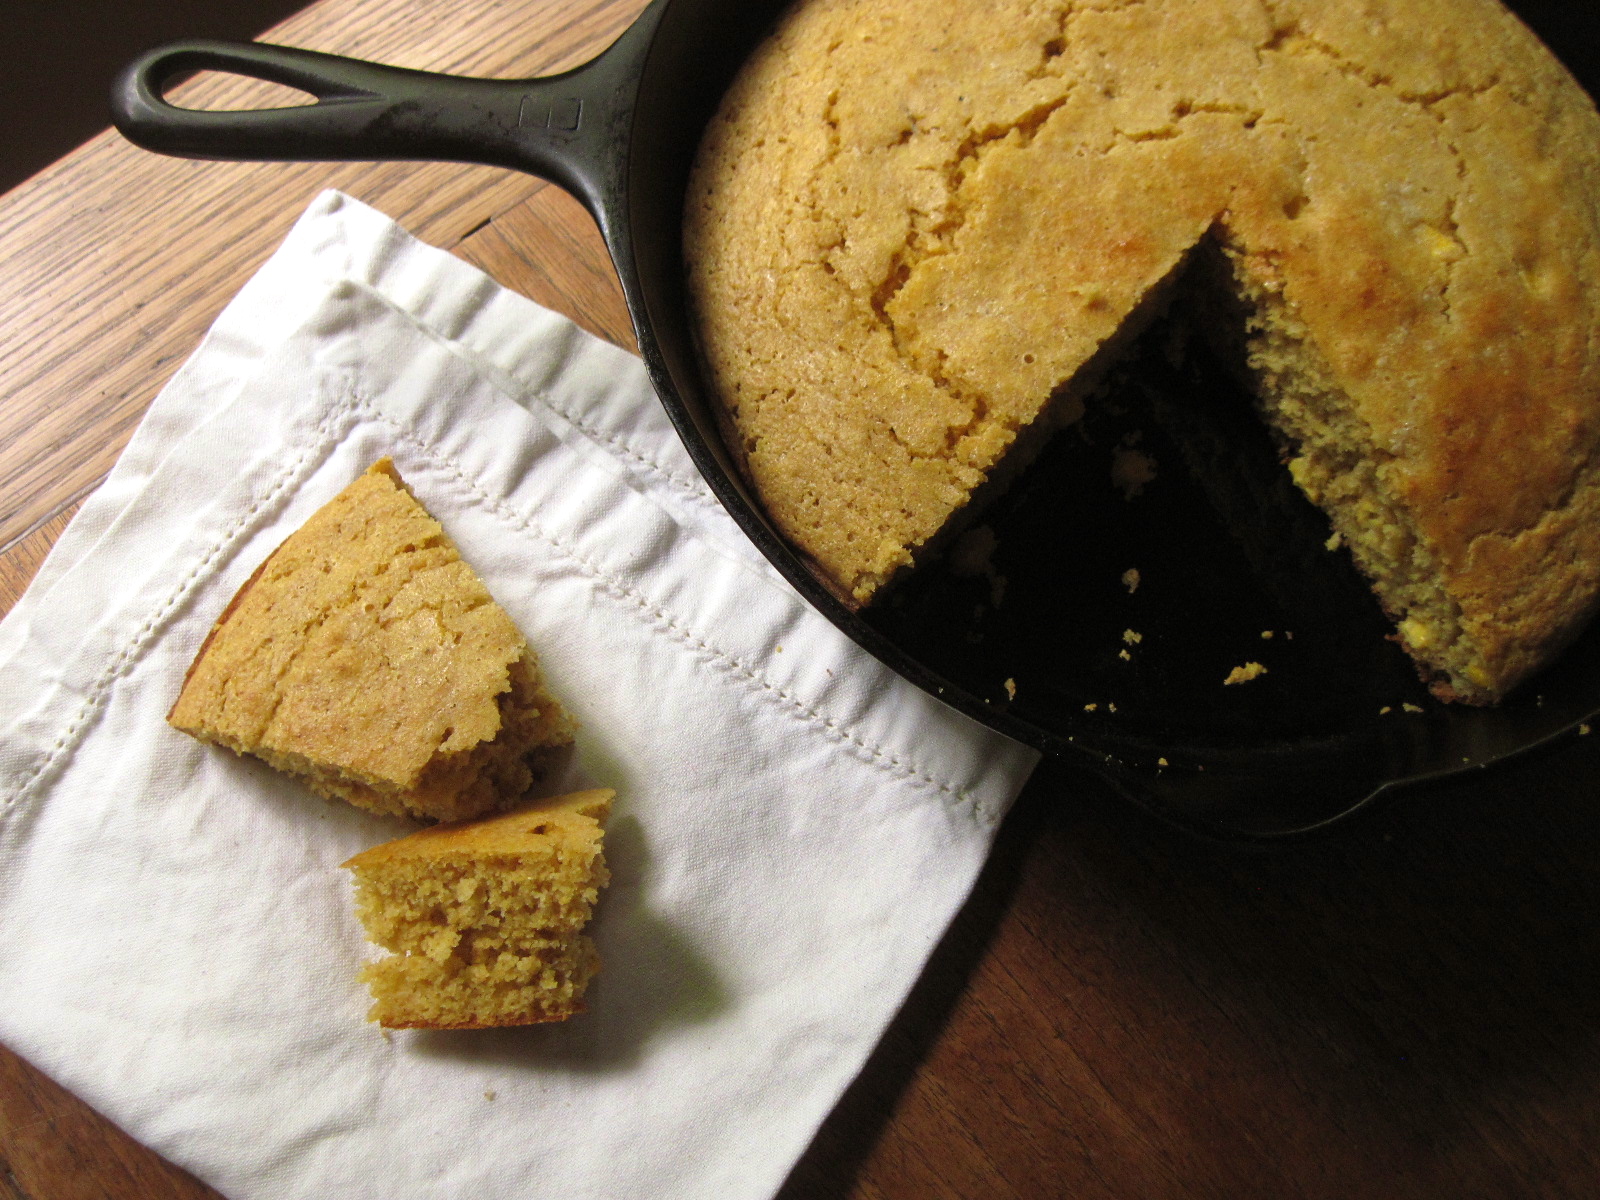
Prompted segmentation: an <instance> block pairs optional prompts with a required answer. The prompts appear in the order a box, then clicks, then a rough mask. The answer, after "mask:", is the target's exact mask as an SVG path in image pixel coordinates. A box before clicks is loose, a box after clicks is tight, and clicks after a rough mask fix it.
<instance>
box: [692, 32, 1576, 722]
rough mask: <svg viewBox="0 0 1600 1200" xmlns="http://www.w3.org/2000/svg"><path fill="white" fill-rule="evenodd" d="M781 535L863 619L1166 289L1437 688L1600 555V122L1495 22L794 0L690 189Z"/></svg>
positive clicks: (709, 286) (720, 342)
mask: <svg viewBox="0 0 1600 1200" xmlns="http://www.w3.org/2000/svg"><path fill="white" fill-rule="evenodd" d="M685 249H686V260H687V271H688V280H689V287H690V294H691V298H692V302H693V304H694V307H695V315H696V321H697V324H698V329H699V333H700V337H701V344H702V350H703V353H704V356H705V360H706V363H707V368H708V371H709V373H710V375H711V377H712V380H713V383H714V385H715V388H716V390H717V391H718V392H719V394H720V397H721V400H722V403H723V405H724V408H725V410H726V415H727V418H728V426H729V429H730V432H731V435H732V438H733V439H735V440H736V441H737V444H738V445H739V446H740V447H741V448H742V452H743V456H744V464H745V468H746V470H747V472H748V475H749V477H750V479H751V480H752V482H753V483H754V485H755V486H756V488H757V490H758V492H759V494H760V496H761V498H762V501H763V504H764V505H765V507H766V509H767V511H768V513H769V514H770V516H771V517H772V519H773V520H774V521H775V522H776V523H777V524H778V526H779V527H780V528H781V529H782V530H783V531H784V532H785V534H786V535H787V536H788V537H789V538H790V539H791V540H792V541H793V542H794V543H795V544H796V545H797V546H798V547H799V548H800V549H801V550H802V551H803V552H804V553H805V554H806V555H807V556H809V557H810V558H811V559H812V560H813V561H814V562H815V563H816V564H817V566H818V567H819V568H820V569H821V571H822V572H823V573H824V574H826V575H827V576H828V577H829V578H831V579H832V580H833V581H834V582H835V583H836V584H837V586H838V587H839V589H840V590H841V591H842V592H843V593H844V594H846V595H848V596H849V597H851V598H852V599H853V601H855V602H858V603H865V602H866V601H868V600H870V599H871V598H872V596H873V594H874V593H875V592H876V591H877V590H878V589H879V588H880V587H881V586H882V585H883V584H884V583H885V582H886V581H887V580H889V579H890V578H891V577H892V576H893V575H894V574H895V573H896V572H898V571H899V570H901V569H903V568H904V567H906V566H908V565H909V564H910V563H911V562H912V561H913V559H914V557H915V555H916V554H917V553H918V552H919V551H920V550H922V549H923V548H925V547H927V546H928V545H929V544H930V542H931V541H933V540H934V539H935V537H936V535H937V534H939V532H940V531H941V530H943V529H946V527H947V526H950V525H951V524H952V522H953V518H955V517H957V515H958V514H960V513H961V511H962V510H963V509H964V508H966V507H967V506H968V503H969V500H970V499H971V498H972V496H973V493H974V491H975V490H976V489H978V488H979V486H980V485H981V484H984V483H985V481H993V480H996V479H1000V478H1003V477H1004V476H1005V475H1006V474H1007V473H1009V471H1011V470H1012V469H1014V468H1015V466H1016V465H1018V464H1019V463H1021V462H1023V461H1026V459H1027V458H1028V456H1029V454H1030V452H1031V450H1032V449H1033V448H1034V447H1035V446H1036V445H1037V443H1038V442H1039V441H1040V440H1042V438H1043V436H1044V434H1045V432H1046V431H1047V430H1048V429H1049V428H1050V427H1052V426H1053V425H1056V424H1059V423H1060V422H1062V421H1064V420H1071V419H1072V418H1073V417H1074V416H1075V415H1076V414H1077V413H1078V412H1079V411H1081V404H1082V401H1083V398H1084V396H1085V394H1086V393H1087V392H1088V391H1089V390H1090V389H1091V388H1092V387H1093V385H1094V384H1095V382H1097V381H1098V379H1099V378H1100V375H1101V372H1102V370H1103V368H1104V367H1105V366H1106V365H1107V362H1108V360H1110V359H1112V358H1113V357H1114V356H1115V355H1116V354H1117V353H1118V352H1119V351H1120V350H1121V349H1122V348H1124V347H1125V346H1126V345H1127V343H1128V342H1129V341H1130V340H1131V339H1132V337H1134V336H1135V335H1136V334H1137V333H1138V332H1139V330H1141V329H1142V328H1143V327H1144V325H1145V324H1146V323H1147V321H1148V319H1149V318H1150V317H1151V316H1152V315H1153V314H1154V313H1155V312H1156V311H1158V310H1159V309H1160V308H1161V307H1162V306H1163V305H1164V304H1165V303H1166V301H1167V299H1168V298H1169V295H1170V291H1171V285H1172V283H1173V281H1174V280H1176V279H1177V278H1178V277H1179V276H1180V275H1184V274H1188V275H1189V276H1190V277H1191V278H1194V279H1199V280H1202V281H1203V285H1202V287H1201V288H1200V289H1198V294H1199V295H1201V296H1202V297H1204V298H1205V300H1204V303H1203V305H1202V307H1204V308H1205V309H1206V312H1205V313H1204V314H1203V315H1202V323H1203V324H1209V325H1212V326H1213V327H1216V326H1221V327H1223V328H1224V332H1225V336H1230V337H1232V338H1233V339H1235V340H1239V341H1242V345H1243V351H1244V353H1243V358H1244V361H1245V363H1246V365H1247V368H1248V371H1249V374H1250V376H1251V377H1252V379H1253V381H1254V384H1255V388H1256V393H1257V396H1258V399H1259V402H1260V407H1261V410H1262V412H1263V414H1264V416H1265V417H1266V419H1267V420H1268V422H1269V423H1270V424H1271V425H1272V427H1273V428H1274V429H1275V430H1276V431H1277V433H1278V434H1279V436H1280V437H1281V439H1282V441H1283V445H1284V447H1285V451H1286V457H1287V458H1288V461H1289V469H1290V470H1291V471H1292V472H1293V474H1294V478H1295V479H1296V481H1297V482H1298V483H1299V484H1300V486H1301V487H1302V489H1303V490H1304V491H1305V492H1306V494H1307V495H1308V496H1310V497H1311V499H1312V500H1313V501H1315V502H1316V503H1318V504H1319V505H1321V506H1322V508H1323V509H1324V510H1325V511H1326V512H1327V514H1328V516H1329V518H1330V520H1331V522H1332V524H1333V527H1334V530H1335V531H1336V533H1337V534H1338V536H1339V538H1340V539H1341V540H1342V541H1343V543H1344V544H1345V545H1346V546H1348V547H1349V549H1350V551H1351V553H1352V555H1353V556H1354V559H1355V561H1356V563H1357V565H1358V566H1359V567H1360V568H1361V569H1362V570H1363V572H1364V573H1365V574H1366V576H1367V577H1368V578H1369V579H1370V580H1371V581H1372V584H1373V587H1374V590H1375V591H1376V592H1377V594H1378V597H1379V600H1380V601H1381V602H1382V604H1383V605H1384V607H1385V609H1386V610H1387V611H1388V612H1389V614H1390V616H1391V617H1392V618H1393V619H1394V621H1395V623H1396V628H1397V636H1398V638H1399V639H1400V641H1401V642H1402V644H1403V645H1404V646H1405V648H1406V649H1407V651H1408V652H1409V653H1410V654H1411V656H1412V657H1413V659H1415V660H1416V661H1417V663H1418V665H1419V667H1420V668H1421V669H1422V670H1423V672H1424V673H1425V674H1426V675H1427V676H1428V677H1429V679H1430V680H1431V681H1432V682H1433V686H1434V690H1435V692H1436V693H1437V694H1439V695H1440V696H1441V697H1442V698H1445V699H1461V700H1467V701H1471V702H1478V703H1483V702H1489V701H1492V700H1494V699H1496V698H1498V697H1500V696H1501V695H1503V694H1504V693H1505V692H1506V691H1507V690H1509V689H1510V688H1512V687H1513V686H1515V685H1516V684H1517V683H1518V682H1519V681H1521V680H1522V679H1524V678H1525V677H1526V676H1527V675H1528V674H1529V673H1531V672H1532V671H1534V670H1536V669H1537V668H1538V667H1539V666H1540V665H1542V664H1543V663H1545V662H1546V661H1548V660H1549V658H1550V657H1551V656H1552V655H1554V654H1555V653H1556V652H1558V651H1559V650H1560V648H1561V647H1562V646H1563V645H1565V644H1566V643H1567V642H1568V641H1569V640H1570V639H1571V638H1572V637H1573V636H1574V635H1575V633H1576V631H1577V630H1578V629H1580V628H1581V627H1582V625H1583V623H1584V622H1585V620H1586V619H1587V617H1588V616H1589V614H1590V612H1591V611H1592V609H1593V607H1594V604H1595V598H1596V580H1597V574H1600V572H1597V567H1600V478H1597V474H1596V470H1597V468H1596V454H1595V450H1596V445H1597V439H1600V353H1597V348H1596V345H1595V335H1596V329H1597V325H1600V313H1597V307H1600V116H1597V114H1596V111H1595V108H1594V105H1593V103H1592V102H1591V101H1590V100H1589V98H1588V97H1587V95H1585V94H1584V92H1583V91H1582V89H1581V88H1579V87H1578V85H1577V84H1576V83H1575V82H1574V81H1573V80H1572V78H1571V77H1570V76H1569V75H1568V74H1567V72H1566V71H1565V70H1564V68H1562V66H1561V65H1560V64H1559V63H1558V62H1557V61H1556V60H1555V59H1554V57H1553V56H1552V55H1551V54H1550V53H1549V52H1548V51H1547V50H1545V49H1544V47H1543V46H1541V45H1540V44H1539V42H1538V41H1537V39H1535V38H1534V37H1533V35H1532V34H1531V33H1529V32H1528V30H1527V29H1526V28H1525V27H1524V26H1522V25H1521V24H1520V23H1519V22H1518V21H1517V20H1516V19H1515V18H1513V17H1512V16H1511V15H1510V14H1508V13H1507V12H1506V11H1505V10H1504V9H1503V8H1502V7H1500V5H1499V4H1498V3H1495V2H1494V0H1341V2H1339V3H1328V2H1326V0H1143V2H1139V0H1133V2H1126V3H1123V2H1117V0H1102V2H1100V3H1081V2H1079V3H1069V4H1064V5H1063V4H1060V3H1057V4H1035V3H1024V2H1022V0H1002V2H1000V3H989V4H982V5H979V4H976V3H961V2H959V0H946V2H944V3H917V4H913V3H910V2H908V0H802V2H801V3H800V4H798V5H797V6H795V7H794V8H792V9H791V10H789V12H788V13H787V14H786V15H785V17H784V18H783V20H782V21H781V23H780V25H779V27H778V29H777V30H776V32H775V33H774V34H773V35H772V36H771V37H770V38H769V39H768V41H767V42H765V43H764V44H763V46H762V47H761V48H760V49H759V50H758V52H757V53H756V54H755V55H754V56H753V57H752V59H751V60H750V61H749V62H748V63H747V64H746V66H745V67H744V69H743V70H742V72H741V73H740V75H739V76H738V78H737V79H736V80H735V82H734V84H733V86H732V88H731V89H730V91H729V92H728V94H727V96H726V97H725V99H724V101H723V103H722V106H721V109H720V110H719V112H718V114H717V116H716V117H715V119H714V120H713V121H712V123H711V125H710V126H709V128H708V130H707V132H706V135H705V138H704V141H703V143H702V145H701V148H700V153H699V157H698V159H697V162H696V165H695V169H694V172H693V175H692V177H691V181H690V188H689V193H688V204H687V216H686V223H685Z"/></svg>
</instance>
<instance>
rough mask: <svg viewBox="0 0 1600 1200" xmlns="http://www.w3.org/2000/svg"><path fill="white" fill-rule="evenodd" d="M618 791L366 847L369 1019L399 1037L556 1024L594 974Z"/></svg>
mask: <svg viewBox="0 0 1600 1200" xmlns="http://www.w3.org/2000/svg"><path fill="white" fill-rule="evenodd" d="M613 796H614V793H613V792H611V791H609V790H606V789H597V790H593V791H586V792H577V793H574V794H572V795H570V796H561V797H557V798H555V799H550V800H544V801H540V802H539V803H537V804H535V805H533V806H532V807H530V808H526V809H520V810H517V811H515V812H509V813H502V814H500V815H497V816H494V817H488V818H484V819H481V820H477V821H467V822H456V823H452V824H446V825H436V826H433V827H432V828H429V829H424V830H421V831H420V832H418V833H414V834H412V835H410V836H409V837H404V838H400V839H398V840H397V841H393V842H387V843H385V844H383V845H381V846H375V847H373V848H372V849H371V850H367V851H364V852H363V853H361V854H358V855H356V856H355V857H354V858H352V859H350V860H349V861H348V862H346V863H345V864H344V865H345V866H346V867H347V868H348V869H349V870H350V871H351V872H352V874H353V875H354V879H355V887H356V904H357V911H358V914H359V916H360V918H361V922H362V924H363V926H364V927H365V928H366V931H367V936H368V938H370V939H371V940H372V941H373V942H374V943H376V944H377V945H379V946H381V947H383V948H384V949H385V950H388V951H390V955H389V956H388V957H386V958H383V959H380V960H378V961H377V962H374V963H371V964H369V965H368V966H367V967H366V968H364V969H363V971H362V979H363V980H364V981H365V982H366V983H367V984H368V986H369V987H370V988H371V991H372V996H373V1000H374V1004H373V1006H372V1010H371V1012H370V1014H369V1018H370V1019H371V1020H374V1021H377V1022H378V1023H380V1024H381V1025H383V1026H385V1027H387V1028H392V1029H484V1028H491V1027H495V1026H503V1025H530V1024H537V1023H540V1022H547V1021H561V1020H565V1019H566V1018H567V1017H570V1016H572V1015H574V1014H575V1013H579V1012H582V1011H583V1009H584V1001H583V997H584V991H585V989H586V988H587V987H588V986H589V981H590V980H591V979H592V978H593V977H594V975H595V972H596V971H597V970H598V969H599V966H600V959H599V955H598V953H597V952H596V950H595V946H594V942H593V940H592V939H591V938H590V937H589V936H588V935H587V934H586V933H585V932H584V929H585V927H586V926H587V925H588V923H589V920H590V917H591V915H592V914H593V911H594V905H595V902H596V900H597V899H598V897H599V893H600V889H601V888H603V887H605V885H606V883H607V882H608V880H609V878H610V875H609V872H608V871H607V869H606V864H605V855H604V845H603V842H604V827H605V821H606V818H607V816H608V814H609V812H610V808H611V802H612V799H613Z"/></svg>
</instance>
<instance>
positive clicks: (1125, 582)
mask: <svg viewBox="0 0 1600 1200" xmlns="http://www.w3.org/2000/svg"><path fill="white" fill-rule="evenodd" d="M1122 586H1123V587H1125V588H1127V589H1128V595H1130V596H1131V595H1133V594H1134V593H1135V592H1137V591H1138V590H1139V571H1138V569H1137V568H1135V567H1129V568H1128V569H1127V570H1126V571H1124V572H1123V573H1122Z"/></svg>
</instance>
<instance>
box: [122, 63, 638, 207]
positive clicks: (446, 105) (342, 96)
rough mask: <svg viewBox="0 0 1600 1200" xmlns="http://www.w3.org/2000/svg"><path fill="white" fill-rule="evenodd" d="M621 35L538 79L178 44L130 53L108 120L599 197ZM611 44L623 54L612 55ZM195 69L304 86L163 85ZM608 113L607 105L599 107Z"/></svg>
mask: <svg viewBox="0 0 1600 1200" xmlns="http://www.w3.org/2000/svg"><path fill="white" fill-rule="evenodd" d="M629 41H632V39H629V38H627V37H626V36H625V37H624V38H623V39H622V41H620V42H618V43H617V44H615V45H613V46H612V48H611V49H610V50H608V51H607V52H605V53H604V54H602V55H601V56H600V57H599V58H597V59H594V60H592V61H590V62H589V63H586V64H584V65H583V66H580V67H578V68H576V69H575V70H572V71H568V72H566V73H565V74H562V75H552V76H547V77H545V78H541V79H516V80H511V79H473V78H467V77H463V76H456V75H439V74H434V73H432V72H428V71H413V70H408V69H405V68H401V67H387V66H380V65H378V64H375V63H369V62H363V61H361V60H359V59H353V58H342V57H340V56H338V55H333V54H322V53H318V52H316V51H311V50H300V49H295V48H292V47H288V46H269V45H263V44H260V43H255V42H245V43H232V42H213V41H185V42H174V43H171V44H169V45H166V46H161V47H158V48H157V49H154V50H151V51H148V52H147V53H145V54H144V55H142V56H140V57H139V58H137V59H135V60H134V61H133V62H132V63H130V64H129V65H128V66H127V67H126V68H125V69H124V70H123V71H122V73H121V74H120V75H119V76H118V77H117V80H116V82H115V84H114V85H113V88H112V95H111V107H112V115H113V121H114V123H115V124H116V127H117V128H118V129H119V130H120V131H121V132H122V134H123V136H125V137H126V138H127V139H128V140H129V141H131V142H133V143H134V144H135V145H138V146H142V147H144V148H145V149H147V150H154V151H158V152H160V153H162V154H171V155H176V156H178V157H182V158H209V159H231V160H249V161H263V160H280V161H318V162H326V161H344V160H383V161H401V160H403V161H440V160H446V161H453V162H469V163H482V164H486V165H489V166H497V167H508V168H511V169H514V170H522V171H528V172H531V173H532V174H536V175H539V176H542V177H543V178H546V179H550V180H551V181H552V182H555V183H558V184H560V185H561V186H563V187H565V188H567V190H569V191H571V192H573V193H574V194H575V195H577V196H578V198H579V199H580V200H583V201H584V202H585V203H586V204H587V205H588V206H589V207H590V209H591V211H594V210H596V209H597V208H598V207H600V206H601V205H602V202H603V193H604V192H605V191H607V190H608V184H609V183H610V182H611V179H610V175H611V173H612V172H613V171H614V170H615V165H614V163H613V162H612V161H610V160H609V159H608V158H607V156H606V155H604V154H603V153H601V152H600V151H601V147H600V146H599V145H598V144H597V143H598V142H599V140H600V139H599V138H598V137H597V136H596V130H597V128H600V129H603V128H604V127H607V126H611V125H614V123H615V116H616V113H615V111H614V109H615V106H616V105H617V104H618V103H619V102H622V103H627V102H629V101H631V97H629V96H626V95H623V94H621V93H619V89H618V88H617V86H616V80H617V77H618V75H619V71H620V72H621V73H623V74H624V75H625V73H626V67H627V65H628V64H627V63H626V62H619V61H618V60H619V59H627V58H629V57H630V56H629V55H628V54H627V53H626V50H627V49H628V48H627V47H625V46H624V45H623V42H629ZM619 52H620V53H619ZM192 71H222V72H226V73H228V74H233V75H242V76H246V77H248V78H252V79H261V80H265V81H267V82H269V83H277V84H283V85H285V86H288V87H293V88H298V89H299V90H301V91H303V92H309V93H310V94H311V95H312V96H313V97H315V103H311V104H304V105H299V106H295V107H286V108H269V109H248V110H239V111H229V112H208V111H202V110H199V109H191V108H182V107H179V106H178V105H175V104H173V103H171V102H170V101H168V100H167V99H166V98H165V96H164V95H163V90H164V89H165V88H166V87H167V85H169V84H170V83H171V82H172V81H173V79H175V78H176V77H177V76H179V75H182V74H185V73H188V72H192ZM607 110H613V111H607Z"/></svg>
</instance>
